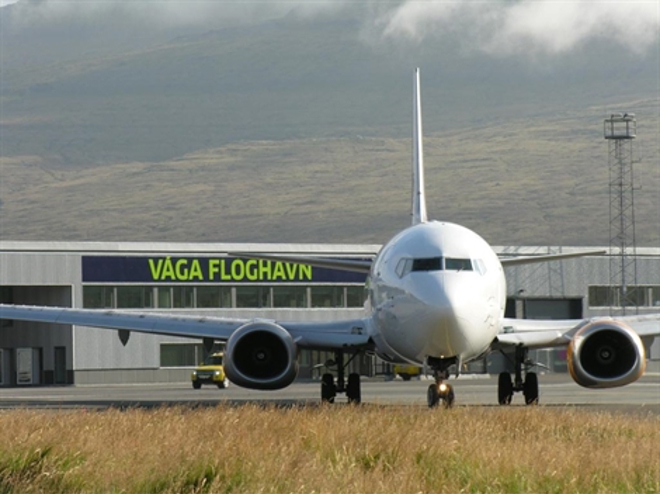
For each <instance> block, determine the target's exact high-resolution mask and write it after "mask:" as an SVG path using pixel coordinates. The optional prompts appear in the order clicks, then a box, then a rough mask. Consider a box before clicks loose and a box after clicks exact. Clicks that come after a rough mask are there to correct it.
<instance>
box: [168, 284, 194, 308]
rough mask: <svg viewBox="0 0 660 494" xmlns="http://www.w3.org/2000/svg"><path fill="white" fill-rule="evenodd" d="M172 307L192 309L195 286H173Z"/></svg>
mask: <svg viewBox="0 0 660 494" xmlns="http://www.w3.org/2000/svg"><path fill="white" fill-rule="evenodd" d="M172 307H174V308H175V309H192V308H193V307H195V288H194V287H192V286H173V287H172Z"/></svg>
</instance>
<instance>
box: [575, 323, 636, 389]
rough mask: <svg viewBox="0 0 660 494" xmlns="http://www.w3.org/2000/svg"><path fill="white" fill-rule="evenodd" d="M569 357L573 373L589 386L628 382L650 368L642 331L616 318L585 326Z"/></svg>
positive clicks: (582, 383) (579, 380)
mask: <svg viewBox="0 0 660 494" xmlns="http://www.w3.org/2000/svg"><path fill="white" fill-rule="evenodd" d="M567 357H568V358H567V359H568V370H569V371H570V373H571V376H572V377H573V379H574V380H575V382H576V383H578V384H579V385H580V386H584V387H586V388H614V387H617V386H624V385H626V384H630V383H631V382H634V381H636V380H637V379H639V378H640V377H641V376H642V374H644V370H645V369H646V352H645V350H644V344H643V343H642V340H641V339H640V337H639V335H638V334H637V333H636V332H635V331H633V330H632V329H631V328H630V327H628V326H627V325H626V324H624V323H623V322H621V321H617V320H615V319H601V320H597V321H592V322H590V323H588V324H587V325H585V326H584V327H582V328H581V329H580V330H579V331H578V332H577V333H575V336H574V337H573V339H572V340H571V343H570V344H569V345H568V356H567Z"/></svg>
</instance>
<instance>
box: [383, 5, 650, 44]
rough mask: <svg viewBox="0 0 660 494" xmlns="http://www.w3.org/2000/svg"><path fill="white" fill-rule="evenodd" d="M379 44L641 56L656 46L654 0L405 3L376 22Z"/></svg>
mask: <svg viewBox="0 0 660 494" xmlns="http://www.w3.org/2000/svg"><path fill="white" fill-rule="evenodd" d="M375 22H376V24H377V26H379V29H380V35H381V39H384V40H395V41H399V40H412V41H414V42H422V41H424V40H426V39H429V38H439V37H442V36H444V35H446V34H452V35H458V36H460V39H461V40H462V41H461V44H462V45H463V46H467V47H469V48H473V49H478V50H481V51H484V52H487V53H491V54H502V55H510V54H517V53H530V54H531V53H539V52H542V53H547V54H561V53H565V52H568V51H571V50H573V49H576V48H578V47H580V46H581V45H583V44H585V43H586V42H588V41H593V40H598V39H603V40H605V39H609V40H613V41H615V42H617V43H619V44H621V45H623V46H625V47H626V48H628V49H630V50H632V51H635V52H643V51H645V50H647V49H648V48H649V47H651V46H653V45H655V44H657V43H658V36H659V35H660V4H659V3H658V2H657V0H639V1H636V0H631V1H623V0H621V1H615V0H612V1H599V0H595V1H594V0H591V1H589V0H572V1H568V0H519V1H515V2H511V1H505V0H491V1H478V0H453V1H437V2H436V1H431V2H422V1H406V2H404V3H403V4H401V5H399V6H397V7H395V8H393V9H391V10H389V11H388V12H386V13H384V14H382V15H381V16H379V18H378V19H376V21H375Z"/></svg>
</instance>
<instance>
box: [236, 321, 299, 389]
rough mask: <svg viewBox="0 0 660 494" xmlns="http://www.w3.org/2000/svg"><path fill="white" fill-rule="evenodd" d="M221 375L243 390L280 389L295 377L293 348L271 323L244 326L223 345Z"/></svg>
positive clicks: (259, 322)
mask: <svg viewBox="0 0 660 494" xmlns="http://www.w3.org/2000/svg"><path fill="white" fill-rule="evenodd" d="M225 373H226V374H227V378H228V379H229V380H230V381H232V382H233V383H234V384H237V385H239V386H243V387H245V388H252V389H281V388H284V387H286V386H288V385H289V384H291V383H292V382H293V380H294V379H295V378H296V375H298V361H297V348H296V344H295V343H294V341H293V339H292V338H291V335H290V334H289V333H288V332H287V331H286V330H285V329H284V328H283V327H282V326H278V325H277V324H275V323H273V322H269V321H256V322H251V323H248V324H245V325H243V326H241V327H240V328H238V329H237V330H236V331H234V332H233V333H232V335H231V336H230V337H229V340H228V341H227V348H226V350H225Z"/></svg>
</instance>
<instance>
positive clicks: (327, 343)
mask: <svg viewBox="0 0 660 494" xmlns="http://www.w3.org/2000/svg"><path fill="white" fill-rule="evenodd" d="M0 319H14V320H19V321H34V322H46V323H55V324H72V325H78V326H88V327H93V328H101V329H113V330H120V331H136V332H139V333H149V334H155V335H168V336H180V337H184V338H197V339H206V338H208V339H213V340H219V341H226V340H228V339H229V337H230V336H231V335H232V334H233V333H234V332H235V331H236V330H238V329H239V328H241V327H243V326H245V325H247V324H251V323H258V322H259V321H264V320H262V319H230V318H222V317H200V316H183V315H177V314H157V313H151V312H132V311H117V310H89V309H71V308H61V307H29V306H20V305H3V304H0ZM268 322H275V321H268ZM368 323H369V320H367V319H354V320H346V321H337V322H322V323H321V322H320V323H301V322H290V323H287V322H283V323H276V324H277V325H278V326H281V327H282V328H284V329H285V330H286V331H287V332H289V333H290V334H291V337H292V338H293V340H294V341H295V342H296V345H297V346H299V347H300V348H315V349H328V350H332V349H338V348H345V347H361V346H365V345H367V344H368V342H369V337H368Z"/></svg>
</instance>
